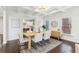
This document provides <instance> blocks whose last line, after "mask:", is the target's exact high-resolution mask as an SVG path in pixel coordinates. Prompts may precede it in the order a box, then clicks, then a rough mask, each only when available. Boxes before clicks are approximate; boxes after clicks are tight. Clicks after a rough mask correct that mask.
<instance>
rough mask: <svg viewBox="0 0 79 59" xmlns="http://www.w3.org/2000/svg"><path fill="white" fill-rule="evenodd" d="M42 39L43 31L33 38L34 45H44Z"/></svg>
mask: <svg viewBox="0 0 79 59" xmlns="http://www.w3.org/2000/svg"><path fill="white" fill-rule="evenodd" d="M42 39H43V33H38V34H36V35H35V36H34V37H33V38H32V45H33V47H34V48H36V45H37V44H39V45H40V46H42V43H41V42H42Z"/></svg>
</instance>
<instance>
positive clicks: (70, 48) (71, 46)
mask: <svg viewBox="0 0 79 59" xmlns="http://www.w3.org/2000/svg"><path fill="white" fill-rule="evenodd" d="M62 41H63V40H62ZM49 53H75V43H73V42H69V41H63V43H62V44H61V45H59V46H58V47H56V48H55V49H52V50H51V51H50V52H49Z"/></svg>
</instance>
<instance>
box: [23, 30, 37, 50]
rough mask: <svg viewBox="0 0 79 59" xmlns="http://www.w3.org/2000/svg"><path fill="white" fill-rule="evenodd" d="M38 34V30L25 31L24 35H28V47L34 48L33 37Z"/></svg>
mask: <svg viewBox="0 0 79 59" xmlns="http://www.w3.org/2000/svg"><path fill="white" fill-rule="evenodd" d="M37 34H38V32H33V31H28V32H24V33H23V35H25V36H26V37H28V49H29V50H30V49H31V48H32V37H33V36H35V35H37Z"/></svg>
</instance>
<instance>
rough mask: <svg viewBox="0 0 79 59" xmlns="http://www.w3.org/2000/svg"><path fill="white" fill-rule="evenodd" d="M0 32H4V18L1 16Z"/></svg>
mask: <svg viewBox="0 0 79 59" xmlns="http://www.w3.org/2000/svg"><path fill="white" fill-rule="evenodd" d="M0 34H3V19H2V17H0Z"/></svg>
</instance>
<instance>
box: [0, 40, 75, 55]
mask: <svg viewBox="0 0 79 59" xmlns="http://www.w3.org/2000/svg"><path fill="white" fill-rule="evenodd" d="M61 41H62V42H63V43H62V44H61V45H59V46H57V47H56V48H54V49H52V50H51V51H49V53H74V52H75V43H73V42H68V41H63V40H61ZM19 52H20V46H19V40H13V41H8V43H7V44H6V45H4V46H3V47H2V48H0V53H19Z"/></svg>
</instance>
